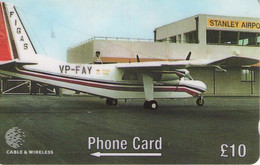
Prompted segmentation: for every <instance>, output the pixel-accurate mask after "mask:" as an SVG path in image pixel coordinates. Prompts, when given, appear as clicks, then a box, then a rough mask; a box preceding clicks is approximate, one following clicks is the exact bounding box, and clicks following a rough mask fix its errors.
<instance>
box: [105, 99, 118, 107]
mask: <svg viewBox="0 0 260 165" xmlns="http://www.w3.org/2000/svg"><path fill="white" fill-rule="evenodd" d="M106 104H107V105H113V106H116V105H117V99H112V98H107V100H106Z"/></svg>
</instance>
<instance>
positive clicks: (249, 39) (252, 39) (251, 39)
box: [238, 32, 260, 46]
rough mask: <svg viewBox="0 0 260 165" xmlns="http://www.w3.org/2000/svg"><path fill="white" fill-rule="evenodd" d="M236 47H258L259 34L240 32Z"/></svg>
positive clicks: (259, 43) (259, 42) (259, 41)
mask: <svg viewBox="0 0 260 165" xmlns="http://www.w3.org/2000/svg"><path fill="white" fill-rule="evenodd" d="M238 45H249V46H250V45H256V46H257V45H258V46H259V45H260V33H249V32H240V35H239V42H238Z"/></svg>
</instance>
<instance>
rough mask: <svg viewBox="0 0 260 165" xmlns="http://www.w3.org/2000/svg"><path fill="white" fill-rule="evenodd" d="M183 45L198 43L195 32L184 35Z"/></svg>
mask: <svg viewBox="0 0 260 165" xmlns="http://www.w3.org/2000/svg"><path fill="white" fill-rule="evenodd" d="M184 39H185V43H198V35H197V31H192V32H189V33H185V34H184Z"/></svg>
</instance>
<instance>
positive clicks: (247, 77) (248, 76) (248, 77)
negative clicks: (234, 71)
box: [241, 68, 255, 82]
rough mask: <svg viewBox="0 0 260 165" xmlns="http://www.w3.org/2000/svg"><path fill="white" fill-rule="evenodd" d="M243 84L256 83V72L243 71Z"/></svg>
mask: <svg viewBox="0 0 260 165" xmlns="http://www.w3.org/2000/svg"><path fill="white" fill-rule="evenodd" d="M241 81H242V82H255V71H254V70H251V69H248V68H247V69H245V68H243V69H241Z"/></svg>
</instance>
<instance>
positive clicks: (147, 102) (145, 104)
mask: <svg viewBox="0 0 260 165" xmlns="http://www.w3.org/2000/svg"><path fill="white" fill-rule="evenodd" d="M144 108H145V109H147V108H149V101H145V102H144Z"/></svg>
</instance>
